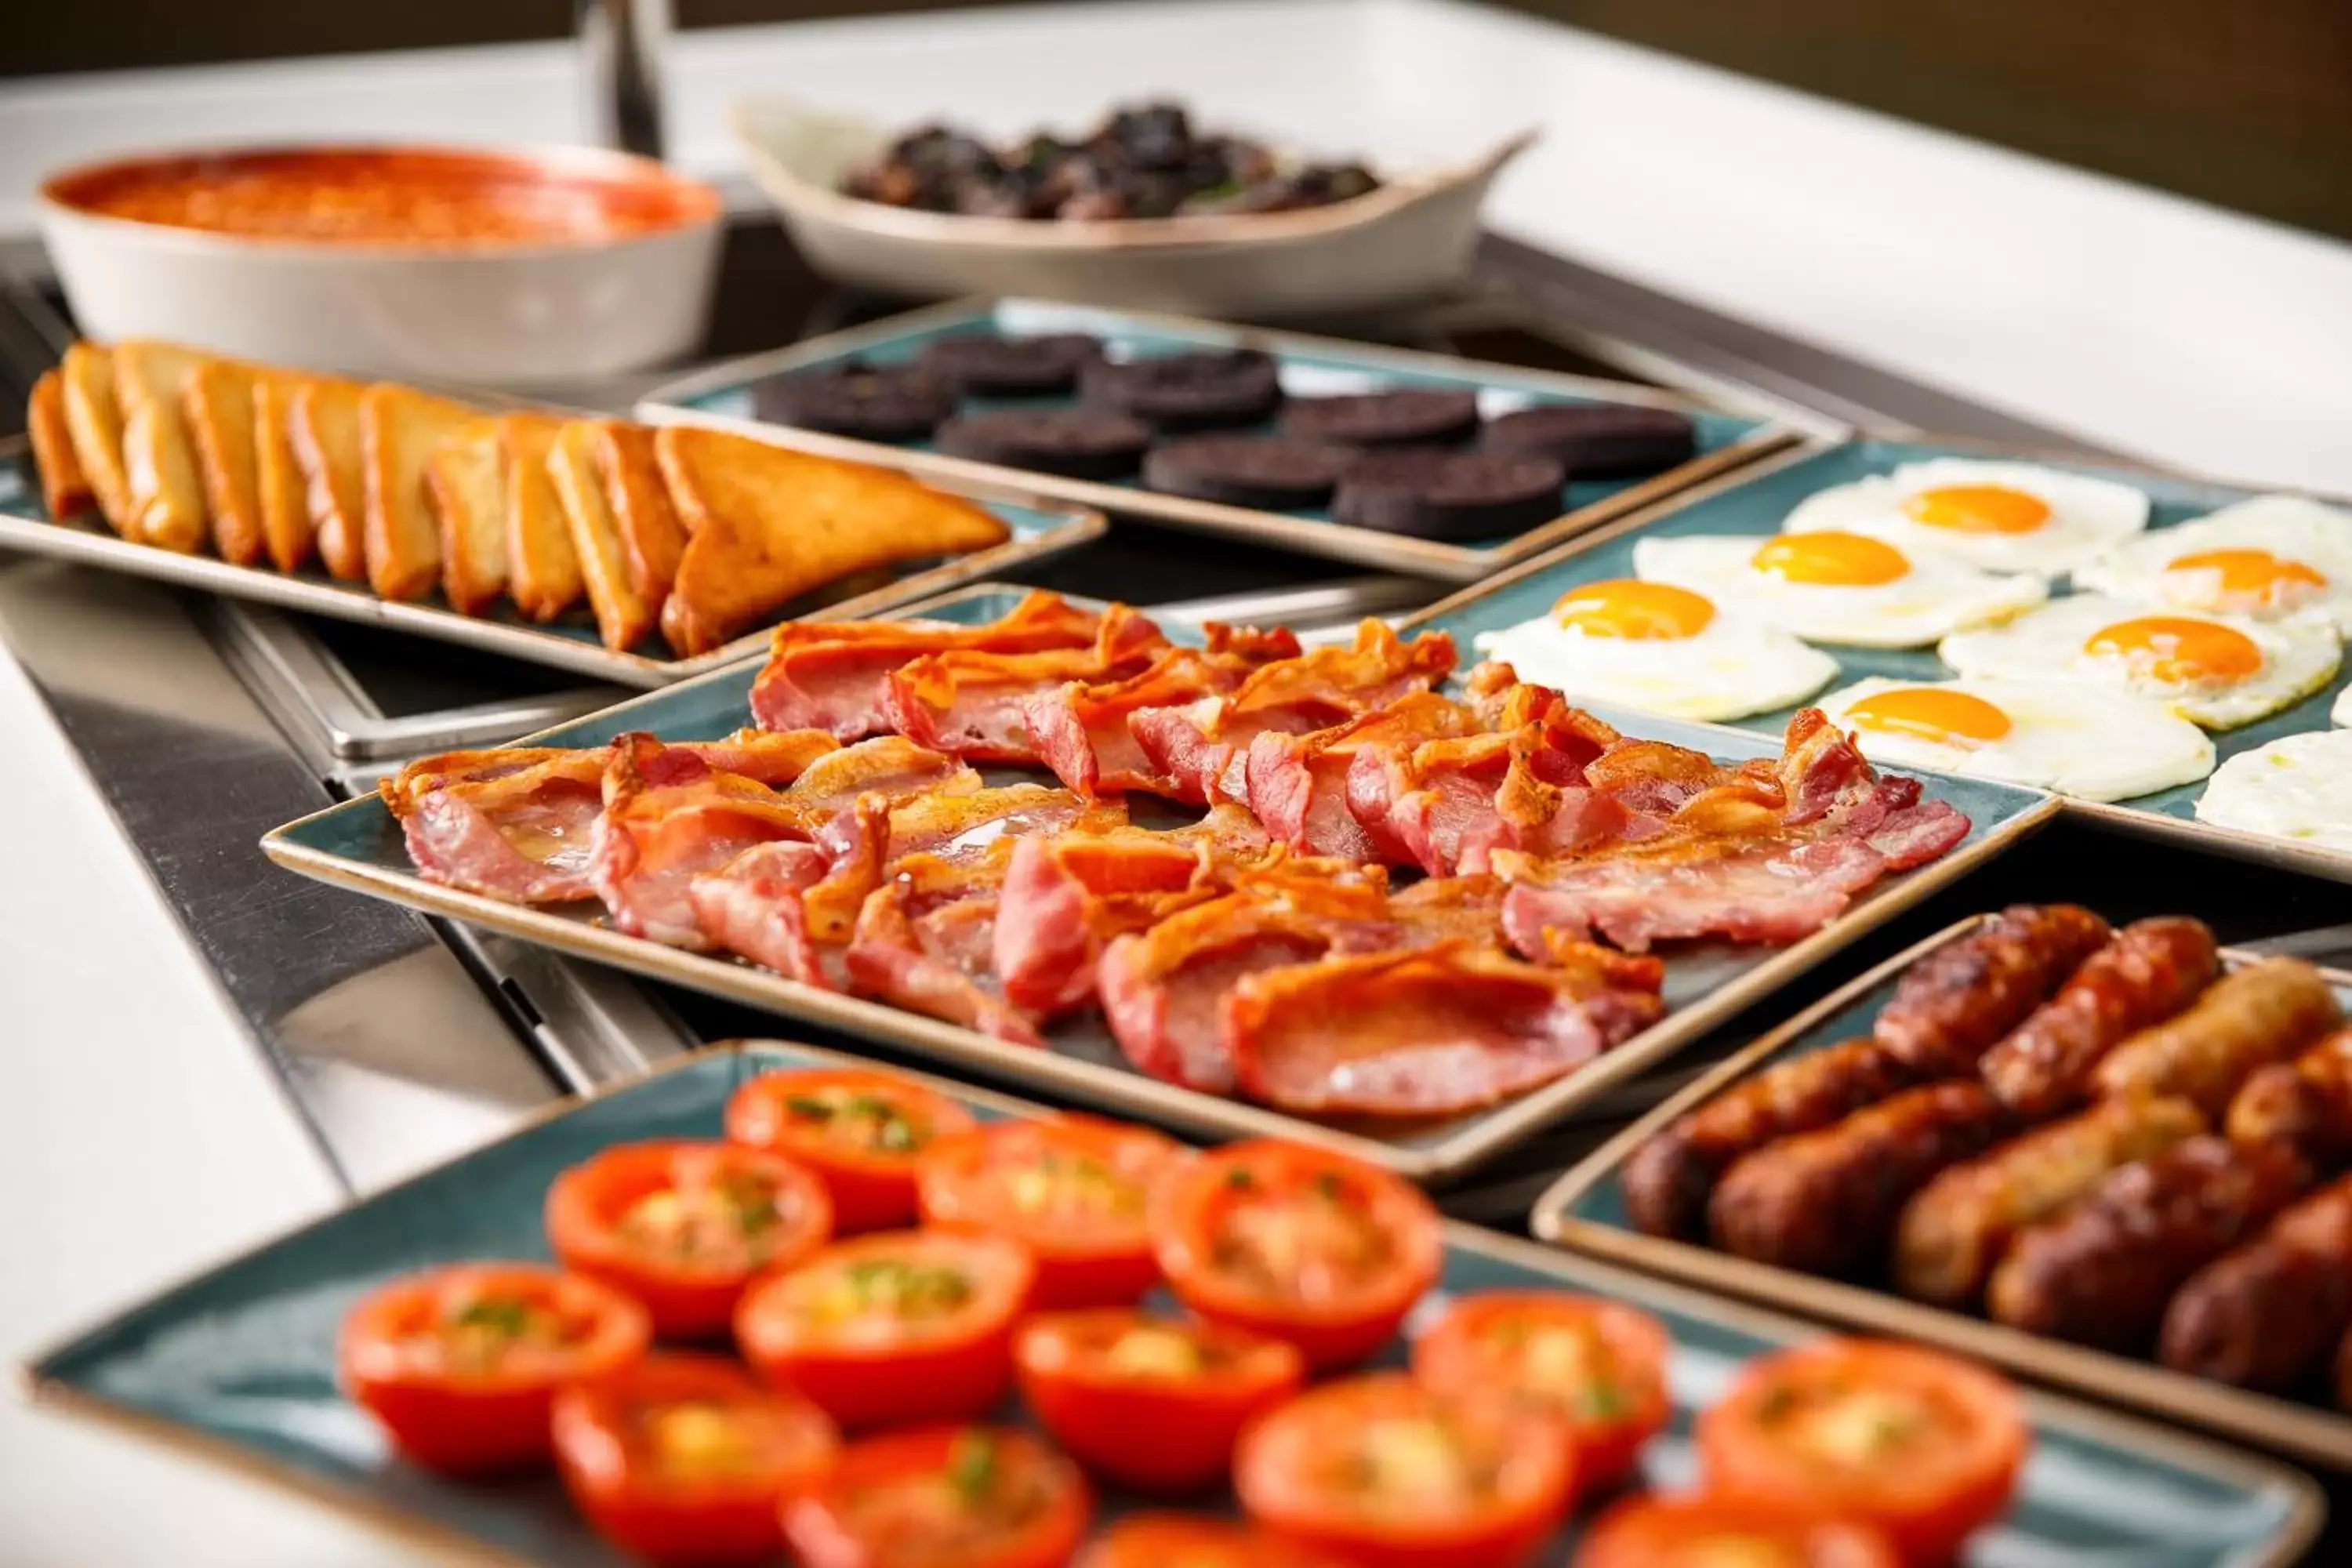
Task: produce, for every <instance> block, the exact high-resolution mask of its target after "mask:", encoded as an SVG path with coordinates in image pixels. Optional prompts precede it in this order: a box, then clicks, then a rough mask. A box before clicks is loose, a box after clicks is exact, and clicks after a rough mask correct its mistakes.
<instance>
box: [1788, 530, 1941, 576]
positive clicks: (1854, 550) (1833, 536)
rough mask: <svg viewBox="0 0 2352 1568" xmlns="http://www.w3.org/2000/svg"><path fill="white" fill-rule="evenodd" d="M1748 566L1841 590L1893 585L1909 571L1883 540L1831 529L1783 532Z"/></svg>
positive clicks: (1894, 550) (1903, 560)
mask: <svg viewBox="0 0 2352 1568" xmlns="http://www.w3.org/2000/svg"><path fill="white" fill-rule="evenodd" d="M1748 563H1749V564H1750V565H1752V566H1754V567H1755V568H1756V570H1758V571H1759V572H1762V573H1764V574H1767V575H1769V576H1773V577H1779V578H1781V579H1783V580H1784V581H1787V582H1790V583H1817V584H1824V585H1828V586H1832V587H1840V588H1867V587H1874V586H1875V585H1877V584H1881V583H1892V582H1894V581H1895V579H1896V578H1898V577H1901V576H1904V575H1906V574H1908V573H1909V572H1910V570H1911V563H1910V562H1908V561H1906V560H1905V559H1904V558H1903V552H1901V551H1900V550H1897V549H1895V546H1893V545H1891V544H1888V543H1886V542H1885V541H1883V540H1877V539H1872V538H1869V537H1868V536H1866V535H1864V534H1860V533H1841V532H1839V531H1836V530H1834V529H1825V530H1823V531H1822V532H1819V533H1784V534H1782V535H1780V537H1779V538H1778V539H1775V540H1773V541H1772V542H1770V543H1769V544H1767V545H1766V546H1764V548H1763V549H1761V550H1759V551H1758V552H1756V553H1755V555H1754V556H1752V557H1751V558H1750V559H1749V562H1748Z"/></svg>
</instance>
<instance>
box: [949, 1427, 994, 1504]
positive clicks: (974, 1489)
mask: <svg viewBox="0 0 2352 1568" xmlns="http://www.w3.org/2000/svg"><path fill="white" fill-rule="evenodd" d="M948 1485H950V1486H951V1487H953V1488H955V1490H956V1496H958V1497H959V1498H961V1499H962V1500H963V1505H964V1506H965V1507H966V1508H978V1507H979V1506H980V1505H981V1504H982V1503H983V1502H986V1501H987V1500H988V1494H989V1493H991V1492H992V1491H994V1490H995V1489H996V1439H995V1438H993V1437H992V1436H989V1435H988V1434H987V1433H985V1432H965V1433H962V1434H960V1435H959V1436H957V1438H956V1441H955V1447H953V1448H951V1449H950V1450H949V1452H948Z"/></svg>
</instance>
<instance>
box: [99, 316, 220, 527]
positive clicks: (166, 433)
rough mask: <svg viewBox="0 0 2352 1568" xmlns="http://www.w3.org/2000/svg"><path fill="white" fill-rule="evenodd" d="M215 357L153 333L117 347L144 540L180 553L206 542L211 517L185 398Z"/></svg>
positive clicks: (119, 394) (125, 439)
mask: <svg viewBox="0 0 2352 1568" xmlns="http://www.w3.org/2000/svg"><path fill="white" fill-rule="evenodd" d="M211 357H212V356H211V355H209V354H205V353H198V352H197V351H196V350H194V349H191V348H184V347H182V346H181V345H180V344H178V343H166V342H157V341H156V340H154V339H152V338H126V339H124V340H123V341H122V342H119V343H117V344H115V345H114V395H115V399H116V401H117V402H118V403H120V404H121V407H122V471H123V476H124V478H125V479H126V480H127V481H128V483H129V485H130V495H131V513H132V515H133V516H135V517H136V518H137V519H138V537H139V538H141V539H143V540H145V541H146V542H148V543H150V544H159V545H161V546H163V548H164V549H166V550H176V551H178V552H181V553H182V554H188V553H192V552H194V551H196V550H198V549H200V548H201V547H202V546H203V544H204V542H205V524H206V521H207V517H206V510H205V494H204V487H203V483H202V481H201V480H200V479H198V478H197V475H196V454H195V449H194V446H193V445H192V444H191V443H190V441H189V438H188V423H187V419H186V417H185V416H184V415H183V413H182V411H181V410H182V400H183V398H184V395H185V394H186V392H187V388H188V382H189V379H190V378H191V377H193V376H194V374H195V373H196V370H197V367H198V366H200V365H202V364H203V363H205V361H206V360H207V359H209V358H211Z"/></svg>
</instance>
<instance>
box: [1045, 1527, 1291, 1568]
mask: <svg viewBox="0 0 2352 1568" xmlns="http://www.w3.org/2000/svg"><path fill="white" fill-rule="evenodd" d="M1334 1563H1335V1559H1332V1558H1329V1557H1324V1556H1320V1555H1314V1554H1308V1553H1304V1552H1300V1551H1299V1549H1298V1548H1297V1546H1295V1545H1293V1544H1292V1543H1291V1542H1286V1541H1285V1540H1283V1539H1281V1538H1280V1537H1279V1536H1275V1535H1268V1534H1267V1533H1266V1532H1265V1531H1262V1530H1257V1529H1254V1528H1252V1527H1251V1526H1249V1525H1245V1524H1234V1523H1233V1522H1231V1521H1227V1520H1222V1519H1203V1518H1202V1517H1200V1516H1199V1515H1196V1514H1188V1513H1131V1514H1129V1515H1128V1516H1127V1517H1126V1518H1125V1519H1122V1520H1120V1521H1118V1523H1117V1524H1114V1525H1112V1526H1111V1527H1110V1528H1109V1529H1108V1530H1107V1531H1103V1533H1102V1534H1100V1535H1098V1536H1097V1537H1096V1538H1095V1541H1094V1544H1092V1545H1091V1546H1088V1547H1087V1550H1086V1552H1085V1553H1084V1554H1083V1555H1081V1556H1080V1557H1079V1559H1078V1568H1333V1565H1334Z"/></svg>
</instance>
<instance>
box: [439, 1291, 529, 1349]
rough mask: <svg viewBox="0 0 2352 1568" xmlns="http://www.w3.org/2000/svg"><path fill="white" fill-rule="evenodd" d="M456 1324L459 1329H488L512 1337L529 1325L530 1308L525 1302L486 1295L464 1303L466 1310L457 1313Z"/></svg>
mask: <svg viewBox="0 0 2352 1568" xmlns="http://www.w3.org/2000/svg"><path fill="white" fill-rule="evenodd" d="M457 1326H458V1327H459V1328H461V1329H488V1330H489V1331H491V1332H492V1333H496V1334H503V1335H504V1336H506V1337H507V1338H508V1339H513V1338H515V1337H516V1336H517V1335H519V1334H520V1333H521V1332H522V1331H524V1330H525V1329H528V1328H529V1327H530V1306H529V1305H528V1304H527V1303H525V1302H521V1301H517V1300H509V1299H508V1298H504V1297H498V1296H487V1297H484V1298H483V1299H482V1300H478V1301H469V1302H467V1304H466V1310H464V1311H462V1312H460V1313H458V1314H457Z"/></svg>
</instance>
